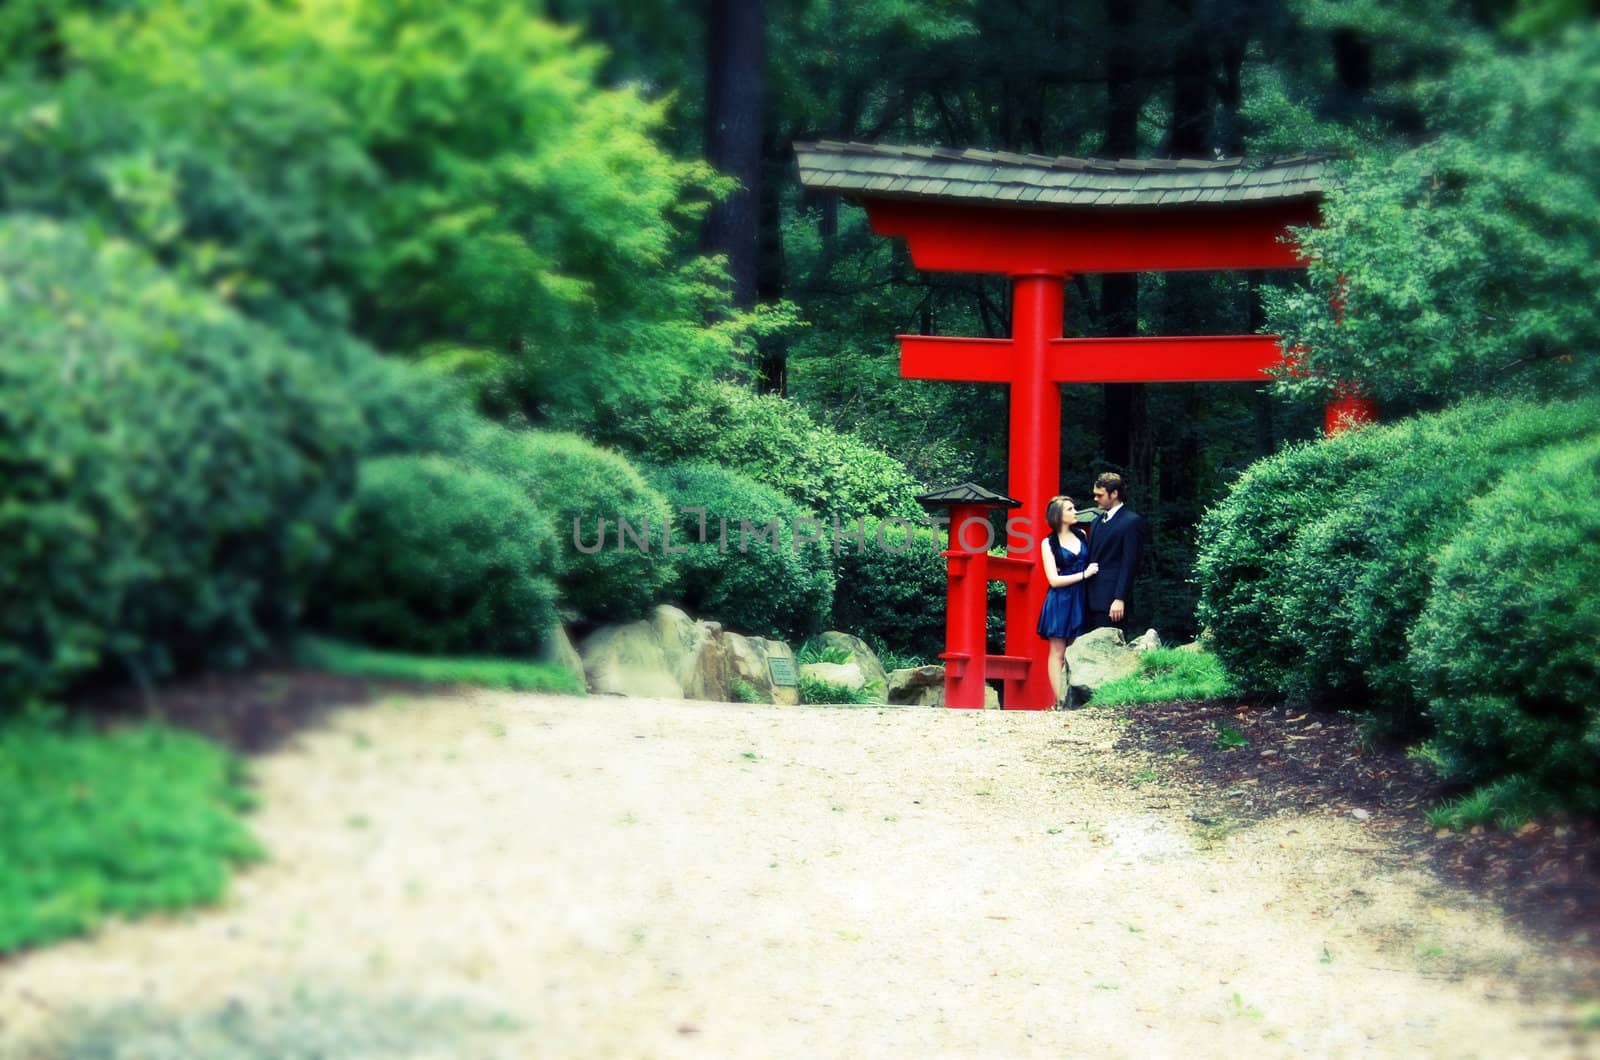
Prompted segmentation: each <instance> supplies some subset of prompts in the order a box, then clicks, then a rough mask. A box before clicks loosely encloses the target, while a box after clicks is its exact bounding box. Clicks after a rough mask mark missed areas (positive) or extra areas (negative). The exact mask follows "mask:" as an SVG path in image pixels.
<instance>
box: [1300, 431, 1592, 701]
mask: <svg viewBox="0 0 1600 1060" xmlns="http://www.w3.org/2000/svg"><path fill="white" fill-rule="evenodd" d="M1595 423H1600V402H1595V401H1587V402H1573V403H1556V404H1549V405H1540V404H1534V403H1531V402H1512V401H1505V400H1476V401H1470V402H1467V403H1464V404H1463V405H1461V406H1459V407H1457V408H1454V409H1452V410H1450V411H1448V412H1446V413H1443V414H1438V415H1433V416H1427V417H1422V418H1420V419H1417V420H1415V421H1413V422H1410V423H1407V424H1405V425H1403V426H1401V427H1398V428H1382V429H1379V430H1376V431H1371V432H1366V433H1367V435H1368V436H1367V439H1366V444H1368V445H1371V446H1374V447H1376V448H1377V449H1378V450H1380V451H1381V453H1382V456H1381V458H1380V461H1379V462H1380V463H1381V467H1382V471H1381V474H1378V475H1375V476H1372V477H1370V478H1368V479H1366V480H1364V481H1358V482H1352V483H1351V484H1350V485H1349V487H1348V488H1347V489H1346V490H1345V491H1344V493H1343V496H1342V504H1341V505H1340V506H1339V507H1337V508H1335V509H1334V510H1332V511H1330V512H1328V513H1327V514H1325V515H1323V516H1322V517H1320V518H1317V519H1315V520H1311V521H1308V522H1307V523H1306V524H1305V525H1304V526H1303V527H1302V528H1301V529H1300V531H1299V533H1298V534H1297V535H1296V537H1295V539H1294V543H1293V548H1292V549H1291V550H1290V551H1289V552H1288V554H1286V555H1285V556H1283V557H1282V562H1283V564H1284V569H1285V578H1284V589H1283V592H1284V595H1283V597H1282V598H1281V600H1280V601H1279V604H1280V609H1281V614H1282V621H1283V622H1284V630H1283V632H1284V635H1285V639H1286V641H1287V643H1288V644H1289V645H1291V650H1290V652H1289V654H1288V658H1287V660H1286V661H1285V670H1286V673H1287V680H1286V684H1285V686H1284V688H1283V691H1284V692H1285V693H1286V694H1288V695H1289V696H1290V697H1292V698H1295V699H1302V700H1311V701H1321V702H1330V701H1335V700H1340V699H1342V700H1343V701H1344V702H1346V703H1361V704H1365V705H1367V706H1368V707H1369V708H1370V710H1371V712H1372V714H1373V717H1374V721H1375V722H1376V724H1377V726H1378V728H1379V729H1381V730H1384V731H1389V732H1403V731H1415V730H1416V729H1418V728H1419V727H1420V726H1421V723H1422V719H1421V711H1422V702H1421V700H1420V699H1419V697H1417V695H1416V694H1415V692H1414V690H1413V688H1412V684H1411V677H1412V670H1411V666H1412V664H1411V661H1410V660H1409V659H1408V657H1407V654H1406V651H1405V650H1404V645H1405V642H1406V635H1407V632H1408V631H1409V630H1410V628H1411V626H1412V624H1413V623H1414V622H1415V621H1416V617H1417V614H1418V613H1419V612H1420V611H1421V610H1422V608H1423V605H1424V604H1425V603H1426V602H1427V600H1428V594H1429V590H1430V588H1431V585H1432V582H1433V576H1434V565H1435V564H1434V557H1435V555H1436V554H1437V553H1438V552H1439V550H1440V549H1441V548H1443V546H1444V545H1445V544H1446V543H1447V542H1448V541H1449V540H1450V539H1451V538H1452V537H1453V536H1454V535H1455V533H1456V531H1457V529H1458V528H1459V527H1460V525H1461V524H1462V522H1463V521H1464V520H1465V519H1466V517H1467V511H1468V509H1467V502H1468V500H1469V499H1471V498H1473V497H1476V496H1479V495H1481V494H1482V493H1484V492H1485V491H1486V490H1488V489H1489V488H1490V487H1491V486H1492V485H1493V484H1494V483H1495V482H1496V481H1497V480H1499V479H1500V477H1501V475H1503V474H1505V473H1506V472H1507V471H1508V470H1510V469H1515V468H1520V467H1525V466H1527V465H1528V464H1530V463H1532V462H1533V461H1534V460H1535V459H1536V458H1537V456H1538V454H1539V453H1540V452H1541V451H1542V450H1543V449H1545V448H1546V447H1548V446H1549V445H1551V444H1552V443H1555V442H1558V441H1561V440H1563V439H1567V438H1571V437H1575V436H1582V435H1583V434H1584V433H1585V432H1586V431H1588V430H1590V429H1592V427H1593V425H1594V424H1595ZM1508 558H1509V557H1508Z"/></svg>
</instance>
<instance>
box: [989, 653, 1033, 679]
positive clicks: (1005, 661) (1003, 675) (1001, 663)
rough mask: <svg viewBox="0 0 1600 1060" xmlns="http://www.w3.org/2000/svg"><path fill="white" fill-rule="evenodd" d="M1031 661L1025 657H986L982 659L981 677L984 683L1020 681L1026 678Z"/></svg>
mask: <svg viewBox="0 0 1600 1060" xmlns="http://www.w3.org/2000/svg"><path fill="white" fill-rule="evenodd" d="M1032 663H1033V660H1032V659H1029V658H1028V657H1027V656H1026V655H986V656H984V658H983V677H984V680H986V681H992V680H1001V681H1021V680H1023V679H1025V678H1026V677H1027V676H1028V667H1029V666H1030V665H1032Z"/></svg>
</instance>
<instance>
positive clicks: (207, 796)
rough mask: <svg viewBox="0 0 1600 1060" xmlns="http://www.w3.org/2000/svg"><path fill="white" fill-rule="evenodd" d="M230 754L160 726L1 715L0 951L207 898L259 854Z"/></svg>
mask: <svg viewBox="0 0 1600 1060" xmlns="http://www.w3.org/2000/svg"><path fill="white" fill-rule="evenodd" d="M248 803H249V796H248V793H247V792H246V791H245V790H244V788H243V786H242V781H241V768H240V763H239V762H238V760H236V759H234V758H233V757H232V756H230V755H228V754H227V753H225V752H224V751H222V750H221V749H219V748H217V747H216V746H214V745H212V744H209V743H207V742H206V741H204V740H201V739H199V738H198V737H195V736H191V735H188V734H186V733H179V732H175V731H173V730H170V729H165V728H161V727H159V726H142V727H138V728H129V729H120V730H116V731H113V732H109V733H103V734H102V733H95V732H93V731H92V730H90V729H88V728H85V727H76V728H62V727H57V726H54V725H50V724H45V723H41V722H39V721H36V720H32V719H28V720H13V721H9V722H5V723H0V864H3V865H4V866H5V871H4V872H0V954H6V953H10V952H12V951H15V950H17V949H20V948H22V947H24V946H29V945H34V944H38V943H43V942H49V941H52V940H54V939H60V938H65V937H68V936H71V935H77V934H81V933H82V932H85V931H87V930H89V928H91V927H92V926H93V925H94V924H95V923H97V922H98V921H100V920H101V919H103V918H104V917H106V916H109V915H112V914H124V915H130V916H137V915H139V914H141V913H149V912H155V911H165V910H174V909H181V908H183V907H185V906H188V905H193V904H196V903H201V902H212V901H216V900H217V899H218V898H220V897H221V896H222V893H223V890H224V888H225V887H226V885H227V878H228V869H229V867H230V866H233V865H237V864H239V863H241V862H245V861H249V860H252V859H254V858H256V857H259V856H260V851H259V848H258V847H257V846H256V844H255V842H254V841H253V840H252V839H251V838H250V836H249V834H248V832H247V831H246V829H245V827H244V825H243V823H242V822H241V820H240V813H241V811H242V810H244V809H245V808H246V807H247V805H248Z"/></svg>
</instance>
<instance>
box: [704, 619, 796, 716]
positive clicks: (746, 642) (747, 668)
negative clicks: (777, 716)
mask: <svg viewBox="0 0 1600 1060" xmlns="http://www.w3.org/2000/svg"><path fill="white" fill-rule="evenodd" d="M722 636H723V640H724V641H725V642H726V643H727V646H728V658H729V664H730V665H731V666H732V668H733V677H734V678H736V679H737V680H738V681H739V683H740V684H741V685H743V686H744V688H746V689H748V690H749V694H750V695H751V696H753V697H755V698H758V699H760V700H761V701H762V702H765V703H779V704H783V705H785V706H790V707H792V706H794V705H796V704H797V703H799V702H800V689H799V688H798V687H796V686H794V685H774V684H773V683H772V672H771V670H770V669H769V668H768V665H767V660H768V659H773V658H780V659H788V660H789V664H790V666H791V667H792V666H793V665H794V651H793V650H792V649H791V648H790V647H789V645H787V644H785V643H784V642H783V641H781V640H767V639H766V638H764V637H746V636H742V635H741V634H738V633H724V634H723V635H722ZM796 672H798V670H797V671H796Z"/></svg>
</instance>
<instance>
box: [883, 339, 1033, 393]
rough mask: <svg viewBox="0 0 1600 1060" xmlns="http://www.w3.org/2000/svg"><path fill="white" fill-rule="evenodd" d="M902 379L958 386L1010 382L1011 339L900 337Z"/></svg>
mask: <svg viewBox="0 0 1600 1060" xmlns="http://www.w3.org/2000/svg"><path fill="white" fill-rule="evenodd" d="M897 337H898V338H899V339H900V377H901V378H902V379H946V380H952V381H955V382H960V383H1007V382H1010V381H1011V340H1010V339H963V338H956V337H951V336H946V335H900V336H897Z"/></svg>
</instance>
